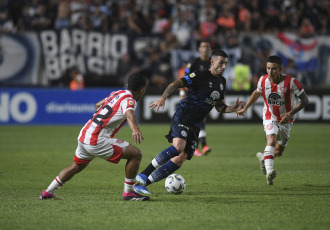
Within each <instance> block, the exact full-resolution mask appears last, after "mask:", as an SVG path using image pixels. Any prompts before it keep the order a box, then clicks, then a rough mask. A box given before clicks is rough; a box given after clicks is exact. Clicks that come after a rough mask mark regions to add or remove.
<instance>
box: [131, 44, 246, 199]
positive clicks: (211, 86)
mask: <svg viewBox="0 0 330 230" xmlns="http://www.w3.org/2000/svg"><path fill="white" fill-rule="evenodd" d="M227 63H228V55H227V54H226V53H225V52H224V51H222V50H214V51H213V52H212V55H211V67H210V69H208V70H202V71H198V70H197V71H195V72H193V73H191V74H189V75H187V76H185V77H183V78H181V79H178V80H176V81H174V82H173V83H171V84H170V85H169V86H168V87H167V88H166V89H165V91H164V93H163V95H162V97H161V98H160V99H158V100H157V101H155V102H153V103H152V104H151V105H150V106H149V107H150V108H151V109H154V108H156V111H158V110H159V108H160V107H162V108H164V106H165V101H166V99H167V98H168V97H169V96H170V95H171V94H172V93H173V92H175V91H176V90H177V89H178V88H182V87H187V88H188V94H187V96H186V97H185V98H184V99H183V100H181V101H180V102H179V104H178V106H177V108H176V112H175V114H174V115H173V117H172V123H171V129H170V132H169V134H168V135H167V136H166V137H167V139H168V141H169V142H170V143H172V145H171V146H170V147H168V148H167V149H164V150H163V151H162V152H160V153H159V154H158V155H157V156H156V157H155V158H154V159H153V160H152V161H151V163H150V164H149V165H148V166H147V168H146V169H145V170H143V171H142V172H141V173H140V174H139V175H138V176H137V177H136V180H137V183H138V184H137V185H136V186H135V191H136V192H138V193H143V194H150V192H149V191H148V189H147V188H146V187H145V186H148V185H150V184H151V183H154V182H157V181H160V180H162V179H164V178H166V177H167V176H169V175H170V174H172V173H173V172H175V171H176V170H178V169H179V168H180V167H181V166H182V164H183V163H184V161H185V160H186V159H188V160H190V159H191V158H192V157H193V155H194V152H195V149H196V145H197V140H198V134H199V131H200V129H201V127H202V123H203V120H204V118H205V117H206V115H207V114H208V113H209V112H210V111H211V110H212V109H213V107H215V109H216V110H217V111H218V112H220V113H231V112H235V111H237V110H240V109H241V108H243V102H240V101H239V100H238V99H237V101H236V103H235V104H234V105H233V106H227V105H226V104H225V101H224V94H225V89H226V79H225V78H224V77H223V76H222V73H223V71H224V70H225V68H226V66H227Z"/></svg>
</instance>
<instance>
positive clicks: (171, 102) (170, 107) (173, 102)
mask: <svg viewBox="0 0 330 230" xmlns="http://www.w3.org/2000/svg"><path fill="white" fill-rule="evenodd" d="M159 98H160V96H145V97H144V100H143V105H144V106H143V118H144V119H146V120H150V119H151V118H152V113H153V111H154V110H155V109H154V110H151V109H149V105H150V104H151V103H153V102H154V101H157V100H158V99H159ZM179 101H180V97H179V96H172V97H170V98H167V100H166V102H165V107H164V109H163V108H162V107H160V108H159V110H158V112H155V113H166V112H167V114H168V117H170V118H171V117H172V116H173V114H174V113H175V110H176V106H177V104H178V103H179Z"/></svg>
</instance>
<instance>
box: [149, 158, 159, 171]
mask: <svg viewBox="0 0 330 230" xmlns="http://www.w3.org/2000/svg"><path fill="white" fill-rule="evenodd" d="M151 164H152V166H154V167H155V168H156V169H158V168H159V167H160V166H161V165H160V164H158V162H157V161H156V158H154V159H153V160H152V161H151Z"/></svg>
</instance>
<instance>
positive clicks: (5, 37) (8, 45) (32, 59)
mask: <svg viewBox="0 0 330 230" xmlns="http://www.w3.org/2000/svg"><path fill="white" fill-rule="evenodd" d="M39 67H40V49H39V40H38V36H37V34H36V33H24V34H0V85H7V86H9V85H15V86H33V85H37V84H38V76H39V75H38V74H39Z"/></svg>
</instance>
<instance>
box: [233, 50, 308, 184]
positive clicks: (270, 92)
mask: <svg viewBox="0 0 330 230" xmlns="http://www.w3.org/2000/svg"><path fill="white" fill-rule="evenodd" d="M266 69H267V74H266V75H264V76H261V77H260V78H259V81H258V86H257V89H256V90H255V91H254V92H253V93H252V95H251V97H250V99H249V101H248V103H247V104H246V106H245V107H244V108H243V109H241V110H239V111H237V112H236V113H237V115H239V116H243V115H244V113H245V112H246V111H247V110H248V108H249V107H250V106H251V105H252V104H253V103H255V102H256V101H257V100H258V98H259V97H260V96H262V97H263V100H264V109H263V125H264V131H265V134H266V140H267V146H266V148H265V150H264V153H257V158H258V159H259V161H260V166H261V169H262V171H263V173H264V174H265V175H266V180H267V184H268V185H273V181H274V179H275V177H276V175H277V172H276V170H274V168H273V167H274V156H281V155H282V153H283V151H284V149H285V146H286V145H287V143H288V140H289V137H290V131H291V127H292V124H293V122H294V115H295V114H296V113H297V112H299V111H300V110H301V109H303V108H304V107H305V106H306V105H307V104H308V97H307V95H306V93H305V91H304V89H303V87H302V86H301V84H300V82H299V81H298V80H296V79H295V78H293V77H291V76H289V75H285V74H282V73H281V70H282V59H281V58H280V57H278V56H270V57H269V58H268V59H267V67H266ZM296 97H298V98H299V99H300V101H299V103H295V102H296Z"/></svg>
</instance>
